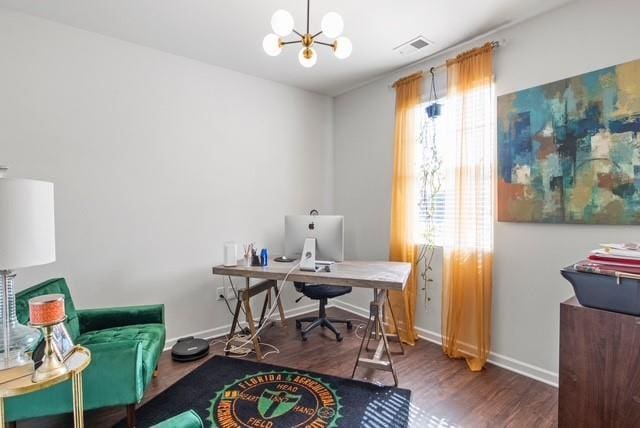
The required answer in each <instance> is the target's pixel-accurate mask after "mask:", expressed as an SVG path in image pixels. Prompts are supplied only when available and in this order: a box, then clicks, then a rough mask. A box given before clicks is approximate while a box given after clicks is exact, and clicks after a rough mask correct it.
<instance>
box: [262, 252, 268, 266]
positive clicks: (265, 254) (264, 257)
mask: <svg viewBox="0 0 640 428" xmlns="http://www.w3.org/2000/svg"><path fill="white" fill-rule="evenodd" d="M260 265H262V266H268V265H269V253H268V252H267V249H266V248H263V249H262V250H261V251H260Z"/></svg>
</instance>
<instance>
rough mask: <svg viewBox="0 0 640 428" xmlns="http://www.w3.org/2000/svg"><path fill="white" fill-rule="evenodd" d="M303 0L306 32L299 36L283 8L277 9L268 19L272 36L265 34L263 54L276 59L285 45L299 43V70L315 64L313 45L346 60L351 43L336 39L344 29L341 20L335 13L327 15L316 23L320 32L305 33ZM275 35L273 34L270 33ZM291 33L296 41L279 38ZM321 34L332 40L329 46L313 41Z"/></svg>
mask: <svg viewBox="0 0 640 428" xmlns="http://www.w3.org/2000/svg"><path fill="white" fill-rule="evenodd" d="M310 1H311V0H307V31H306V32H305V33H304V34H302V33H300V32H299V31H296V29H295V28H294V23H293V16H291V14H290V13H289V12H287V11H286V10H284V9H280V10H277V11H276V12H275V13H274V14H273V16H272V17H271V28H272V29H273V33H271V34H267V36H266V37H265V38H264V40H263V41H262V47H263V48H264V51H265V52H266V53H267V55H271V56H278V55H280V52H282V48H283V47H284V46H285V45H293V44H298V43H300V44H301V45H302V48H301V49H300V52H299V53H298V61H300V64H301V65H302V66H303V67H307V68H309V67H313V66H314V65H315V63H316V62H317V61H318V55H317V54H316V50H315V49H314V45H322V46H328V47H330V48H331V49H332V50H333V54H334V55H335V56H336V57H337V58H339V59H345V58H348V57H349V55H351V51H352V50H353V45H352V44H351V40H349V39H348V38H347V37H344V36H343V37H338V36H340V34H342V30H343V29H344V21H343V20H342V17H341V16H340V15H339V14H337V13H336V12H329V13H327V14H325V15H324V17H322V21H321V23H320V31H318V32H317V33H315V34H311V32H310V31H309V3H310ZM274 33H275V34H274ZM291 33H295V34H296V35H297V36H298V37H299V38H300V39H299V40H292V41H284V40H282V38H283V37H287V36H288V35H289V34H291ZM320 35H323V36H325V37H327V38H329V39H335V40H334V41H333V43H327V42H323V41H320V40H317V38H318V37H319V36H320Z"/></svg>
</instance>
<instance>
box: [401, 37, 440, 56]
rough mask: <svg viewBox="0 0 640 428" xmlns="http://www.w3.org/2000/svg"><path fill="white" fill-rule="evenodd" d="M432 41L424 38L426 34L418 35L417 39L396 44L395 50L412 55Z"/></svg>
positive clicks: (405, 54)
mask: <svg viewBox="0 0 640 428" xmlns="http://www.w3.org/2000/svg"><path fill="white" fill-rule="evenodd" d="M430 45H431V42H430V41H429V40H427V39H425V38H424V36H418V37H416V38H415V39H412V40H409V41H408V42H406V43H403V44H401V45H400V46H396V47H395V48H394V49H393V50H394V51H397V52H398V53H399V54H400V55H404V56H407V55H412V54H414V53H416V52H418V51H420V50H422V49H424V48H426V47H427V46H430Z"/></svg>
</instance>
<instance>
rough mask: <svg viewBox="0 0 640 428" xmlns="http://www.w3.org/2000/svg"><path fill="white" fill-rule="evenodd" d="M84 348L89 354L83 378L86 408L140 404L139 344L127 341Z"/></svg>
mask: <svg viewBox="0 0 640 428" xmlns="http://www.w3.org/2000/svg"><path fill="white" fill-rule="evenodd" d="M84 346H86V347H87V348H88V349H89V350H90V351H91V364H90V365H89V367H88V368H87V371H86V373H85V376H84V385H85V391H84V395H85V401H88V403H87V408H95V407H104V406H118V405H127V404H133V403H138V402H140V400H141V399H142V396H143V395H144V390H145V373H144V366H143V359H142V344H141V343H140V342H138V341H136V340H127V341H119V342H112V343H95V344H87V345H84Z"/></svg>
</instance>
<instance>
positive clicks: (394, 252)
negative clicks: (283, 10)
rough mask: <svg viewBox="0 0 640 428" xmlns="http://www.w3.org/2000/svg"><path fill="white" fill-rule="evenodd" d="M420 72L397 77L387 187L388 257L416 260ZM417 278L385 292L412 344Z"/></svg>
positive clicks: (403, 334) (402, 334) (405, 337)
mask: <svg viewBox="0 0 640 428" xmlns="http://www.w3.org/2000/svg"><path fill="white" fill-rule="evenodd" d="M423 84H424V83H423V78H422V73H417V74H413V75H411V76H408V77H406V78H404V79H401V80H399V81H397V82H396V83H395V85H394V87H395V88H396V126H395V135H394V144H395V145H394V162H393V183H392V190H391V237H390V244H389V260H391V261H398V262H408V263H411V265H412V266H415V264H416V258H417V255H418V253H417V248H416V245H415V243H414V234H413V226H414V216H415V211H416V203H415V202H416V200H415V174H414V162H415V159H414V151H415V150H414V149H415V144H416V135H415V130H416V120H417V119H418V115H417V107H418V105H419V104H420V103H421V102H422V89H423ZM416 283H417V279H416V275H415V273H414V271H413V270H412V272H411V275H410V277H409V280H408V281H407V287H406V289H405V290H404V291H402V292H399V291H391V292H389V301H390V304H391V309H392V310H393V313H394V314H395V317H396V321H397V323H398V334H399V336H400V339H401V340H402V341H403V342H405V343H408V344H410V345H413V344H415V341H416V339H417V338H418V335H417V333H416V330H415V316H416V296H417V284H416Z"/></svg>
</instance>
